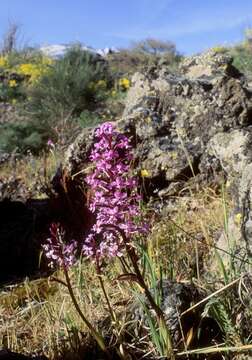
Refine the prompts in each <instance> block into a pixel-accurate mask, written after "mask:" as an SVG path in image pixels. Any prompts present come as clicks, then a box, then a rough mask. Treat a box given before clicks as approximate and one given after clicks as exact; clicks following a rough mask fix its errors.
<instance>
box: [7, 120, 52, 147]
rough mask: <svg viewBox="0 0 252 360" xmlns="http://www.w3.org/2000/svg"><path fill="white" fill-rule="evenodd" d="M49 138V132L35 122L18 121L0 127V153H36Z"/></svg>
mask: <svg viewBox="0 0 252 360" xmlns="http://www.w3.org/2000/svg"><path fill="white" fill-rule="evenodd" d="M49 137H50V132H49V131H48V130H46V129H45V128H44V127H43V126H41V125H40V124H39V123H37V122H31V121H22V122H21V121H18V122H13V123H6V124H2V125H0V151H2V152H6V153H11V152H13V151H17V152H20V153H25V152H26V151H27V150H30V151H32V152H33V153H35V154H36V153H38V152H39V151H40V150H41V148H43V147H44V146H45V144H46V142H47V140H48V138H49Z"/></svg>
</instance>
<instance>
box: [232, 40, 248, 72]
mask: <svg viewBox="0 0 252 360" xmlns="http://www.w3.org/2000/svg"><path fill="white" fill-rule="evenodd" d="M230 53H231V55H232V56H233V58H234V61H233V64H234V66H236V67H237V68H238V69H239V70H240V71H241V72H242V73H244V74H245V75H247V76H252V47H251V46H248V45H247V44H244V45H242V44H241V45H239V46H235V47H234V48H232V49H231V51H230Z"/></svg>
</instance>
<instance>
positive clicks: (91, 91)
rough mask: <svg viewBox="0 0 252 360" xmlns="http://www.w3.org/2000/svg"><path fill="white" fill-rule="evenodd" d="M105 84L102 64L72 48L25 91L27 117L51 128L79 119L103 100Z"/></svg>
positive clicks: (106, 80)
mask: <svg viewBox="0 0 252 360" xmlns="http://www.w3.org/2000/svg"><path fill="white" fill-rule="evenodd" d="M101 80H102V86H100V85H99V83H100V84H101ZM108 83H109V77H108V69H107V66H106V64H105V63H104V61H101V59H100V58H99V57H97V56H96V55H93V54H91V53H90V52H87V51H84V50H82V49H81V48H80V47H73V48H71V49H70V50H69V51H68V52H67V53H66V55H65V56H64V57H63V58H61V59H59V60H57V61H55V62H54V63H53V64H52V65H51V68H50V71H49V72H48V73H46V74H45V75H43V76H42V77H41V78H40V79H39V81H38V82H37V83H36V84H35V85H34V86H32V87H30V88H29V89H28V94H27V95H28V101H27V102H26V104H25V110H26V113H27V114H29V115H30V116H31V117H32V118H33V119H36V120H37V121H39V122H42V123H46V124H47V125H48V126H49V127H50V128H54V127H55V126H58V125H59V124H61V123H65V122H66V121H67V120H69V119H72V118H76V117H78V116H80V114H81V113H82V112H83V110H86V109H87V110H92V109H95V108H96V106H97V104H98V103H99V102H101V101H103V100H104V99H105V97H106V88H107V86H108Z"/></svg>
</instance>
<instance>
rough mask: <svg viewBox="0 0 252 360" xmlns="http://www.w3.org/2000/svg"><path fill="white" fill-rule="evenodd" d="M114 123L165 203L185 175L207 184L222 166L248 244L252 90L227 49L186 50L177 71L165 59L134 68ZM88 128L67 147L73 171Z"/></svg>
mask: <svg viewBox="0 0 252 360" xmlns="http://www.w3.org/2000/svg"><path fill="white" fill-rule="evenodd" d="M117 126H118V128H119V129H120V130H121V131H122V132H123V133H125V134H127V135H128V136H130V137H131V139H132V143H133V145H134V148H135V149H134V151H135V162H134V165H135V170H136V172H137V173H138V174H139V175H141V174H142V177H144V180H143V183H144V193H145V196H146V199H147V200H148V199H150V198H151V197H156V198H157V199H160V198H162V200H163V202H164V203H165V202H166V201H169V197H170V195H176V194H178V193H179V191H180V190H181V189H182V188H183V187H185V186H187V182H188V181H189V180H190V181H191V182H192V181H195V182H196V183H198V182H199V181H201V182H206V183H207V184H209V183H210V181H213V179H215V178H217V180H219V179H220V177H218V174H220V173H221V174H222V176H224V178H225V179H226V180H228V182H229V183H230V184H231V185H230V189H231V190H230V192H231V196H232V198H233V200H234V203H235V209H234V213H233V214H232V216H231V218H230V221H229V223H230V232H231V233H232V235H234V234H236V235H235V238H236V239H235V240H237V241H238V242H239V248H242V249H243V250H244V251H246V252H247V251H249V252H251V250H252V213H251V212H250V201H251V200H252V195H250V188H251V179H252V173H251V168H252V165H251V164H252V150H251V149H252V147H251V142H252V93H251V92H250V90H249V88H248V87H247V84H246V81H245V79H244V77H243V76H242V74H241V73H240V72H239V71H238V70H237V69H236V68H235V67H234V66H233V65H232V58H231V57H230V56H227V55H224V54H220V53H216V52H214V51H209V52H206V53H204V54H201V55H199V56H194V57H191V58H187V59H186V60H185V61H184V62H183V63H182V65H181V67H180V72H179V75H174V74H171V73H170V72H169V71H168V70H167V68H166V67H152V68H150V69H149V71H147V72H145V73H136V74H135V75H134V76H133V78H132V86H131V88H130V90H129V92H128V95H127V99H126V105H125V110H124V113H123V116H122V118H121V120H119V121H118V122H117ZM93 135H94V132H93V130H92V129H87V130H85V131H84V132H83V133H82V134H80V136H79V137H78V138H77V139H76V142H75V143H74V144H73V145H72V146H71V147H70V149H69V150H68V153H67V157H66V162H65V168H67V169H68V171H69V173H70V174H71V175H72V176H73V175H74V176H76V174H80V176H83V175H84V174H85V167H86V166H87V164H88V156H89V153H90V149H91V147H92V143H93V140H94V136H93ZM143 170H144V171H143ZM237 218H238V219H239V222H238V221H237ZM231 224H232V225H231ZM234 226H236V228H235V229H234ZM238 238H239V239H238ZM225 239H226V235H225V236H224V237H222V238H221V239H220V243H221V246H224V247H225V246H226V248H227V240H225Z"/></svg>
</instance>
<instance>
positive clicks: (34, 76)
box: [15, 63, 48, 83]
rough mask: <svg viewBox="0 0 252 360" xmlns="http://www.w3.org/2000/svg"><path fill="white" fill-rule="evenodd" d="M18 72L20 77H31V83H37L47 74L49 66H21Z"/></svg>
mask: <svg viewBox="0 0 252 360" xmlns="http://www.w3.org/2000/svg"><path fill="white" fill-rule="evenodd" d="M15 70H16V72H17V73H18V74H20V75H25V76H27V77H29V82H30V83H35V82H37V81H38V80H39V78H40V77H41V76H42V75H44V74H46V73H47V71H48V64H43V63H40V64H32V63H27V64H20V65H18V66H17V67H16V69H15Z"/></svg>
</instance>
